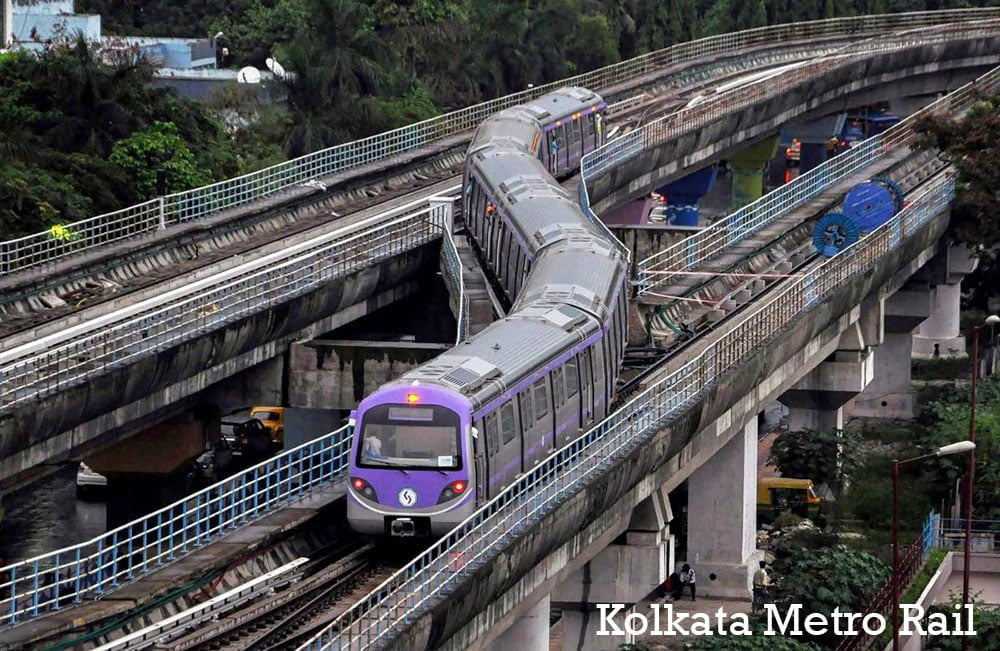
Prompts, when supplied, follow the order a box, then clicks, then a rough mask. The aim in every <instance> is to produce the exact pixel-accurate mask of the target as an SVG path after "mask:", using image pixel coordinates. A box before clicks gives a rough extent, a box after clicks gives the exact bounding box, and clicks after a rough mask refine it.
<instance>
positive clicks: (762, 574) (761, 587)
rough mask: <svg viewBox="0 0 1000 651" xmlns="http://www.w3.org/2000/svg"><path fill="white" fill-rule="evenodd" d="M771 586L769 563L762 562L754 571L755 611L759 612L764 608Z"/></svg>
mask: <svg viewBox="0 0 1000 651" xmlns="http://www.w3.org/2000/svg"><path fill="white" fill-rule="evenodd" d="M769 587H771V575H770V574H768V573H767V563H765V562H764V561H761V562H760V568H759V569H758V570H757V571H756V572H754V573H753V612H755V613H759V612H761V611H762V610H763V609H764V600H765V599H767V589H768V588H769Z"/></svg>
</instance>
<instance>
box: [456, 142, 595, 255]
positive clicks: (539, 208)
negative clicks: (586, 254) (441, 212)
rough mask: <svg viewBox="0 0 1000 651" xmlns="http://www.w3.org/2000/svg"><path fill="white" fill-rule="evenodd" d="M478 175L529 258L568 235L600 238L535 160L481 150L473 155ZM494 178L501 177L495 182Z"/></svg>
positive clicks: (505, 152)
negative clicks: (525, 249) (499, 180)
mask: <svg viewBox="0 0 1000 651" xmlns="http://www.w3.org/2000/svg"><path fill="white" fill-rule="evenodd" d="M475 164H476V168H477V170H478V174H477V176H478V177H479V179H480V182H481V183H482V184H483V185H484V186H485V187H486V190H487V192H488V193H489V195H490V196H491V197H492V198H493V200H494V201H495V202H496V203H497V207H498V208H500V214H501V215H503V216H504V217H505V218H507V219H508V226H510V227H511V228H512V229H513V231H514V233H515V236H516V237H517V238H518V239H519V240H520V241H521V242H522V243H523V245H524V246H525V247H526V248H527V250H528V253H529V255H531V257H533V258H534V257H535V256H537V254H538V252H539V251H540V250H541V249H543V248H544V247H546V246H548V245H550V244H552V243H554V242H558V241H560V240H563V239H565V238H567V237H571V236H590V237H597V238H602V236H601V234H600V232H599V231H598V230H597V227H596V226H594V224H593V223H591V221H590V220H589V219H587V218H586V217H584V215H583V213H582V212H581V211H580V206H579V204H578V203H577V201H576V199H575V198H573V197H571V196H570V194H569V193H568V192H567V191H566V190H565V189H563V188H562V186H560V185H559V184H558V183H556V182H555V179H553V178H552V177H551V176H550V175H549V174H548V172H546V171H545V170H544V168H543V167H542V165H541V163H539V162H538V159H536V158H534V157H533V156H531V155H529V154H525V153H521V152H515V151H510V150H502V149H496V148H494V149H484V150H481V151H480V152H478V153H477V154H476V160H475ZM493 179H503V181H502V182H501V183H499V184H494V183H493V181H492V180H493Z"/></svg>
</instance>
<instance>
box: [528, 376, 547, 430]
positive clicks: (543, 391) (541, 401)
mask: <svg viewBox="0 0 1000 651" xmlns="http://www.w3.org/2000/svg"><path fill="white" fill-rule="evenodd" d="M531 389H532V391H533V392H534V394H535V400H534V402H535V420H541V419H543V418H545V416H546V414H548V413H549V392H548V389H547V387H546V386H545V378H542V379H541V380H539V381H538V382H535V383H534V384H533V385H531Z"/></svg>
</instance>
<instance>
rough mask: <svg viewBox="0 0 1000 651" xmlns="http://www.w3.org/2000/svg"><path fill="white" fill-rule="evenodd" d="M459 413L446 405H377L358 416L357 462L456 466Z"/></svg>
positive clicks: (438, 467) (379, 465)
mask: <svg viewBox="0 0 1000 651" xmlns="http://www.w3.org/2000/svg"><path fill="white" fill-rule="evenodd" d="M459 431H460V420H459V417H458V414H456V413H455V412H454V411H452V410H450V409H447V408H445V407H438V406H420V407H417V406H414V405H378V406H376V407H372V408H371V409H369V410H368V411H366V412H365V413H364V415H363V416H362V417H361V440H360V443H361V444H360V445H359V446H358V448H359V449H358V465H359V466H361V467H363V468H401V469H435V470H458V469H459V468H461V467H462V447H461V443H460V438H459Z"/></svg>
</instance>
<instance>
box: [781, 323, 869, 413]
mask: <svg viewBox="0 0 1000 651" xmlns="http://www.w3.org/2000/svg"><path fill="white" fill-rule="evenodd" d="M860 337H861V329H860V327H859V326H858V325H857V324H855V325H854V327H852V328H849V329H848V330H847V331H846V332H845V333H844V335H842V336H841V341H840V345H841V346H843V347H844V348H843V349H838V350H837V351H835V352H834V353H833V354H832V355H831V356H830V357H828V358H827V359H825V360H823V362H821V363H820V364H819V365H818V366H817V367H816V368H814V369H812V370H811V371H810V372H809V373H807V374H806V375H804V376H803V377H802V379H801V380H799V381H798V382H796V383H795V384H794V385H793V386H792V387H791V388H790V389H789V390H788V391H786V392H785V393H784V394H782V396H781V398H780V400H781V402H782V403H783V404H785V405H787V406H788V429H789V430H791V431H793V432H794V431H802V430H813V431H816V432H833V431H837V430H841V429H844V410H843V406H844V405H845V404H847V403H848V402H849V401H850V400H852V399H853V398H854V397H855V396H857V395H858V394H859V393H861V392H862V391H864V389H865V387H867V386H868V385H869V384H870V383H871V381H872V378H873V377H874V375H875V363H874V355H873V354H872V352H871V349H870V348H868V347H867V346H865V345H864V342H863V340H862V339H861V338H860ZM858 347H860V349H858Z"/></svg>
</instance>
